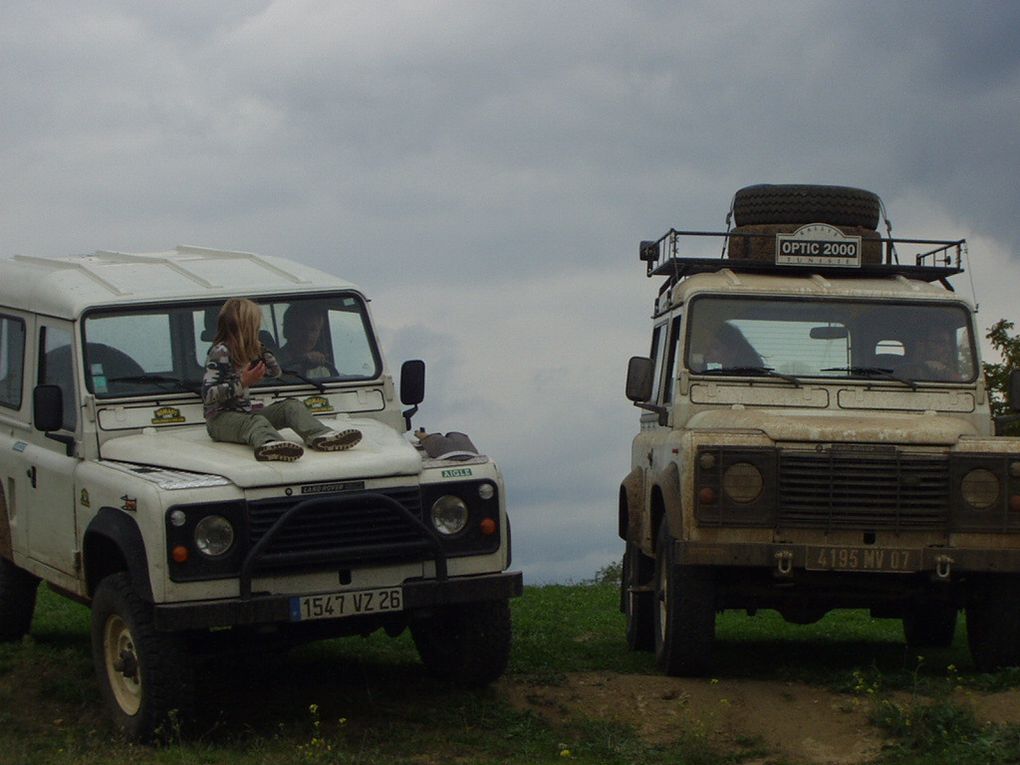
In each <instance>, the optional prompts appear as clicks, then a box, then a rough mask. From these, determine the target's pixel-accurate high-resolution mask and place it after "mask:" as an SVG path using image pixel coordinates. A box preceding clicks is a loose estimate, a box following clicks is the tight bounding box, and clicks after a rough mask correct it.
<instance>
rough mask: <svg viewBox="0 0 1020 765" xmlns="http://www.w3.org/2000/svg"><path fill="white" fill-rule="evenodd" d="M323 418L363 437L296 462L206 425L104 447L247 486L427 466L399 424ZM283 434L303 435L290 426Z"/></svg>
mask: <svg viewBox="0 0 1020 765" xmlns="http://www.w3.org/2000/svg"><path fill="white" fill-rule="evenodd" d="M322 423H323V424H324V425H326V426H328V427H332V428H334V429H336V430H342V429H344V428H357V429H358V430H360V431H361V434H362V438H361V442H360V443H359V444H357V445H356V446H355V447H354V448H352V449H348V450H347V451H342V452H317V451H315V450H313V449H309V448H306V449H305V453H304V456H303V457H301V458H300V459H299V460H297V461H296V462H259V461H258V460H256V459H255V457H254V454H253V451H252V448H251V447H250V446H247V445H244V444H228V443H221V442H216V441H213V440H212V439H211V438H209V434H208V433H207V432H206V429H205V427H204V426H200V427H181V428H158V429H157V428H149V429H147V430H146V431H145V432H143V433H140V434H138V435H131V436H124V437H122V438H114V439H111V440H109V441H107V442H106V443H104V444H103V445H102V450H101V451H102V457H103V459H109V460H117V461H120V462H130V463H135V464H141V465H152V466H158V467H166V468H172V469H175V470H188V471H193V472H196V473H212V474H215V475H221V476H224V477H226V478H228V479H230V480H231V481H232V482H233V483H235V484H237V485H238V486H241V487H245V488H252V487H256V486H269V485H276V484H281V483H308V482H316V481H335V480H348V479H364V478H380V477H384V476H395V475H417V474H418V473H419V472H420V471H421V457H420V456H419V455H418V451H417V450H416V449H415V448H414V447H413V446H411V444H410V443H409V442H408V441H407V440H405V439H404V438H403V436H402V435H401V434H399V433H397V432H396V431H395V430H393V428H390V427H387V426H386V425H384V424H382V423H380V422H377V421H375V420H368V419H354V418H346V417H345V418H344V419H343V420H340V421H338V420H331V419H323V420H322ZM283 435H285V436H290V437H292V438H294V440H296V441H299V442H300V440H301V439H300V438H297V436H296V435H293V436H292V435H291V431H289V430H287V429H284V430H283Z"/></svg>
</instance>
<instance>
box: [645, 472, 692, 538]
mask: <svg viewBox="0 0 1020 765" xmlns="http://www.w3.org/2000/svg"><path fill="white" fill-rule="evenodd" d="M663 518H666V519H668V520H667V523H668V525H669V529H670V533H671V534H672V535H673V537H674V538H676V539H682V538H683V531H684V524H683V506H682V504H681V501H680V471H679V469H678V468H677V465H676V463H675V462H670V463H669V464H668V465H666V467H664V468H663V469H662V470H661V471H659V473H658V474H657V475H656V476H655V481H654V484H653V485H652V500H651V522H652V528H651V535H652V549H653V550H654V549H656V547H657V546H658V544H659V529H660V527H661V526H662V519H663Z"/></svg>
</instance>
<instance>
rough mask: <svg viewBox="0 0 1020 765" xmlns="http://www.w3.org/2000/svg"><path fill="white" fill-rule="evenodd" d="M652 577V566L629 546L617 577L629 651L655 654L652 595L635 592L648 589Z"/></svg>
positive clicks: (652, 563)
mask: <svg viewBox="0 0 1020 765" xmlns="http://www.w3.org/2000/svg"><path fill="white" fill-rule="evenodd" d="M654 577H655V562H654V561H653V560H651V559H650V558H649V557H648V556H646V555H644V554H643V553H642V552H641V549H640V548H639V547H638V546H637V545H636V544H634V543H633V542H628V543H627V548H626V551H625V552H624V554H623V573H622V574H621V576H620V610H621V611H623V613H624V615H625V616H626V617H627V647H628V648H630V650H632V651H654V650H655V617H654V614H653V609H654V607H655V593H654V592H652V591H650V590H649V591H647V592H644V591H635V589H634V588H637V587H643V586H649V585H650V584H651V583H652V582H653V581H654Z"/></svg>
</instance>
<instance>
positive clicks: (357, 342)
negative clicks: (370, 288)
mask: <svg viewBox="0 0 1020 765" xmlns="http://www.w3.org/2000/svg"><path fill="white" fill-rule="evenodd" d="M256 302H258V303H259V305H261V307H262V329H261V331H260V337H261V340H262V344H263V345H264V346H265V347H266V349H267V350H269V351H270V352H272V353H273V354H274V355H275V356H276V357H277V359H278V360H279V362H280V365H281V366H282V367H283V369H284V371H285V374H284V375H283V377H282V378H280V379H272V378H265V379H264V380H263V381H262V382H261V383H259V385H260V386H276V385H307V384H308V381H312V382H314V383H315V384H321V383H323V382H330V381H346V380H371V379H374V378H376V377H378V376H379V374H380V372H381V369H382V364H381V361H380V358H379V352H378V350H377V348H376V344H375V338H374V337H373V335H372V331H371V327H370V324H369V321H368V315H367V313H366V311H365V304H364V301H363V300H362V299H361V298H360V297H359V296H357V295H353V294H350V293H346V294H338V295H328V296H322V295H317V296H315V297H310V298H303V297H288V298H286V299H279V298H265V299H256ZM222 305H223V300H217V301H215V302H212V303H196V304H188V305H176V306H159V307H145V308H136V309H131V310H117V311H114V310H110V311H96V312H93V313H91V314H89V315H88V316H87V317H86V319H85V322H84V341H85V372H86V374H85V379H86V383H87V385H88V387H89V390H90V391H92V392H93V393H94V394H95V395H96V396H97V397H99V398H109V397H115V396H128V395H131V396H133V395H148V394H156V393H168V392H171V393H172V392H187V391H191V392H197V391H198V390H199V389H200V387H201V384H202V375H203V373H204V370H205V361H206V354H207V353H208V352H209V348H210V346H211V345H212V343H213V340H214V339H215V337H216V321H217V316H218V315H219V310H220V307H221V306H222ZM287 372H289V373H290V374H287Z"/></svg>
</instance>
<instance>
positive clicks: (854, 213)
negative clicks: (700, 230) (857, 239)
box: [733, 184, 882, 229]
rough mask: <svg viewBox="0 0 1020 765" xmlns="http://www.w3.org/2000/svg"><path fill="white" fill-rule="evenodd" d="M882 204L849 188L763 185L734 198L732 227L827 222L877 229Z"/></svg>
mask: <svg viewBox="0 0 1020 765" xmlns="http://www.w3.org/2000/svg"><path fill="white" fill-rule="evenodd" d="M881 206H882V202H881V200H880V199H879V198H878V195H877V194H874V193H872V192H870V191H865V190H864V189H854V188H850V187H848V186H819V185H807V184H783V185H771V184H760V185H757V186H746V187H744V188H742V189H740V191H738V192H737V193H736V195H735V196H734V197H733V224H734V225H735V226H753V225H758V224H762V223H828V224H830V225H833V226H861V227H863V228H867V229H875V228H877V227H878V221H879V218H880V213H881Z"/></svg>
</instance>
